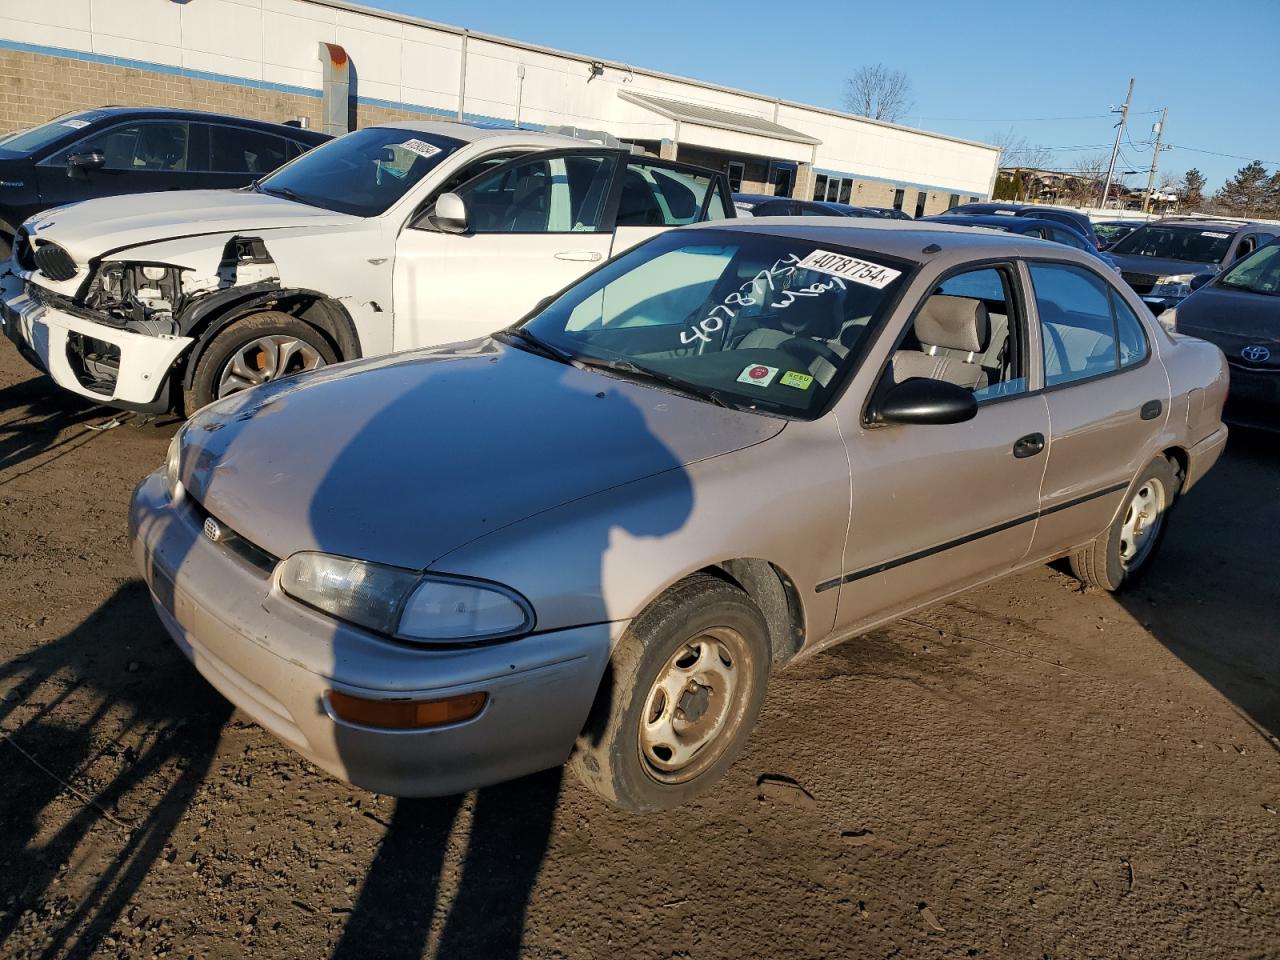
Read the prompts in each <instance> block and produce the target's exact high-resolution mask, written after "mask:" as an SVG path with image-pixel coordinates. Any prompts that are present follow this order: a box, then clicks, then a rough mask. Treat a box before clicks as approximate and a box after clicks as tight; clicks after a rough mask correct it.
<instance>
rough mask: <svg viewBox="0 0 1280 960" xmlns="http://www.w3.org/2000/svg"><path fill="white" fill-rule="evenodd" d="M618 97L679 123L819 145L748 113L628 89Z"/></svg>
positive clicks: (815, 140) (807, 137) (814, 139)
mask: <svg viewBox="0 0 1280 960" xmlns="http://www.w3.org/2000/svg"><path fill="white" fill-rule="evenodd" d="M618 96H619V98H621V99H623V100H626V101H627V102H628V103H634V104H636V105H637V106H640V107H644V108H645V109H647V110H652V111H653V112H654V113H656V114H658V115H659V116H662V117H666V118H667V119H669V120H677V121H679V122H681V123H692V124H697V125H698V126H703V127H713V128H715V129H717V130H730V131H733V132H735V133H746V134H754V135H756V136H760V137H769V138H771V139H774V140H786V141H789V142H791V143H805V144H811V145H816V144H820V143H822V141H821V140H819V139H817V138H816V137H811V136H809V135H808V134H805V133H801V132H800V131H799V130H792V129H791V128H790V127H784V126H782V125H781V124H778V123H774V122H773V121H771V120H764V119H762V118H760V117H754V116H752V115H751V114H748V113H734V112H733V111H732V110H721V109H720V108H719V107H708V106H705V105H703V104H701V103H687V102H685V101H683V100H669V99H667V98H666V97H655V96H653V95H652V94H648V93H632V92H631V91H630V90H619V91H618Z"/></svg>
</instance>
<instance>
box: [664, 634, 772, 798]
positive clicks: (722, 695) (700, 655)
mask: <svg viewBox="0 0 1280 960" xmlns="http://www.w3.org/2000/svg"><path fill="white" fill-rule="evenodd" d="M747 656H748V654H747V644H746V640H745V639H744V638H743V637H742V635H741V634H740V633H738V632H737V631H736V630H732V629H730V628H728V627H713V628H711V629H708V630H704V631H703V632H702V633H699V634H698V635H696V636H694V637H691V638H690V639H688V640H686V641H685V642H684V643H683V644H681V645H680V648H679V649H678V650H676V651H675V652H674V653H673V654H672V655H671V656H670V657H669V658H668V659H667V662H666V664H665V665H664V666H663V667H662V669H661V670H659V671H658V675H657V677H655V679H654V682H653V684H652V686H650V688H649V692H648V693H647V694H646V695H645V700H644V711H643V712H642V713H641V715H640V724H639V728H640V729H639V739H640V756H641V759H642V761H643V763H644V767H645V772H646V773H648V774H649V776H651V777H653V778H654V779H655V780H658V781H660V782H662V783H684V782H686V781H688V780H692V779H693V778H694V777H697V776H698V775H699V774H701V773H703V772H704V771H705V770H706V769H707V768H708V767H710V766H711V765H712V764H714V763H715V762H716V760H717V759H719V758H720V756H721V755H722V754H723V753H724V750H725V748H726V747H727V746H728V744H729V743H730V742H731V741H732V740H733V735H734V733H735V731H736V730H737V727H738V726H739V724H740V722H741V717H742V704H743V702H744V700H745V698H744V697H743V696H742V694H743V693H744V692H745V691H744V688H745V686H746V684H747V683H748V682H749V681H748V667H747Z"/></svg>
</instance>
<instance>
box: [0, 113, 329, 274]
mask: <svg viewBox="0 0 1280 960" xmlns="http://www.w3.org/2000/svg"><path fill="white" fill-rule="evenodd" d="M331 139H333V138H332V137H330V136H329V135H328V134H326V133H320V132H318V131H316V130H306V129H303V128H301V127H295V126H291V125H288V124H280V123H266V122H263V121H261V120H246V119H244V118H243V117H229V116H223V115H222V114H217V113H204V112H202V111H199V110H170V109H164V108H158V107H102V108H100V109H97V110H82V111H80V112H78V113H68V114H65V115H63V116H61V117H58V118H56V119H54V120H50V121H49V122H48V123H43V124H41V125H40V126H38V127H32V128H31V129H30V130H20V131H18V132H17V133H12V134H10V135H8V136H7V137H4V138H3V139H0V256H2V257H4V258H6V259H7V258H8V256H9V251H10V248H11V246H12V243H13V238H14V235H15V234H16V233H17V232H18V227H19V226H20V225H21V223H22V221H24V220H26V219H27V218H28V217H32V216H35V215H36V214H37V213H39V212H40V211H42V210H47V209H49V208H50V207H60V206H62V205H63V204H66V203H75V202H76V201H78V200H89V199H92V198H94V197H109V196H115V195H117V194H122V193H153V192H157V191H160V190H197V189H210V188H213V189H217V188H219V187H242V186H245V185H247V184H249V183H252V182H253V181H254V180H257V179H258V178H259V177H261V176H263V175H265V174H268V173H270V172H271V171H272V170H274V169H275V168H276V167H278V166H280V165H281V164H282V163H285V162H286V161H289V160H292V159H293V158H294V157H296V156H298V155H299V154H302V153H305V152H306V151H308V150H310V149H311V148H312V147H314V146H318V145H319V144H321V143H324V142H325V141H326V140H331Z"/></svg>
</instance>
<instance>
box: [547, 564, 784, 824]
mask: <svg viewBox="0 0 1280 960" xmlns="http://www.w3.org/2000/svg"><path fill="white" fill-rule="evenodd" d="M770 651H771V647H770V643H769V632H768V627H767V626H766V625H765V620H764V617H763V616H762V615H761V613H760V610H759V608H757V607H756V605H755V604H754V603H753V602H752V601H751V599H750V597H748V596H747V595H746V594H745V593H743V592H742V591H741V590H739V589H738V588H737V587H735V586H733V585H732V584H729V583H726V582H725V581H723V580H720V579H718V578H716V577H713V576H710V575H708V574H696V575H694V576H692V577H689V578H687V579H685V580H682V581H681V582H680V583H678V584H676V585H675V586H674V587H672V588H671V589H670V590H668V591H667V592H666V593H665V594H663V595H662V596H661V597H659V598H658V599H657V600H655V601H654V602H653V603H652V604H650V605H649V607H647V608H646V609H645V610H644V611H643V612H642V613H641V614H640V616H639V617H637V618H636V619H635V620H634V621H632V623H631V626H630V627H629V628H628V629H627V631H626V633H625V634H624V635H623V637H622V639H621V640H620V641H619V642H618V645H617V648H616V649H615V650H614V652H613V656H612V658H611V660H610V664H609V670H608V671H607V673H606V676H605V680H604V681H603V682H602V684H601V688H600V692H599V693H598V694H597V696H596V703H595V705H594V706H593V708H592V713H591V718H590V720H589V721H588V723H587V728H586V730H585V731H584V732H583V734H582V736H581V737H580V738H579V740H578V745H577V747H576V749H575V751H574V755H573V757H572V758H571V759H570V761H569V765H570V767H571V768H572V769H573V771H574V772H575V773H576V774H577V776H578V778H579V779H580V780H581V781H582V782H583V783H584V784H586V786H588V787H589V788H590V789H591V790H593V791H594V792H595V793H596V794H598V795H599V796H600V797H601V798H602V799H604V800H605V801H606V802H607V803H609V804H611V805H612V806H615V807H617V808H619V809H620V810H625V811H627V812H630V813H647V812H651V811H657V810H667V809H670V808H671V807H675V806H678V805H680V804H682V803H684V802H686V801H687V800H690V799H691V798H693V797H695V796H697V795H698V794H700V793H702V792H704V791H705V790H707V789H708V788H709V787H710V786H711V785H712V784H714V783H715V782H716V781H717V780H719V779H720V777H721V776H722V775H723V774H724V772H725V771H726V770H727V769H728V768H729V766H730V765H731V764H732V763H733V761H734V760H736V759H737V757H738V755H739V754H740V753H741V752H742V749H743V747H744V746H745V745H746V742H747V737H748V736H749V735H750V733H751V728H752V726H753V725H754V724H755V721H756V717H757V716H758V714H759V713H760V706H761V704H763V702H764V694H765V687H766V686H767V685H768V681H769V666H770V660H771V656H770ZM685 678H687V679H685ZM662 680H665V681H666V683H665V685H664V684H660V681H662ZM682 681H683V682H682ZM675 690H678V691H679V697H678V699H676V698H675V697H674V695H673V693H669V692H668V691H675ZM690 715H693V719H690ZM646 720H648V721H649V722H648V723H646V722H645V721H646Z"/></svg>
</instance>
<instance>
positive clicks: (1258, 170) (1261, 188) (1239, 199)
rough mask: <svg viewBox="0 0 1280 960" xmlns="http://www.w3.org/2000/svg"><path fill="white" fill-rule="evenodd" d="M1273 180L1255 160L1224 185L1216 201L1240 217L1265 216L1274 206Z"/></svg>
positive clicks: (1260, 163) (1215, 197)
mask: <svg viewBox="0 0 1280 960" xmlns="http://www.w3.org/2000/svg"><path fill="white" fill-rule="evenodd" d="M1273 179H1274V178H1272V177H1271V176H1269V175H1268V174H1267V168H1266V167H1264V166H1263V165H1262V161H1260V160H1253V161H1251V162H1250V163H1248V164H1246V165H1245V166H1243V167H1241V168H1240V169H1239V170H1237V171H1236V175H1235V176H1234V177H1232V178H1231V179H1230V180H1228V181H1227V182H1226V183H1224V184H1223V185H1222V189H1221V190H1219V191H1218V192H1217V194H1216V195H1215V196H1214V200H1216V201H1217V202H1218V203H1219V204H1220V205H1222V206H1223V207H1225V208H1226V209H1227V210H1229V211H1230V212H1232V213H1234V214H1237V215H1239V216H1245V217H1249V216H1254V217H1258V216H1264V215H1265V214H1266V213H1267V212H1268V211H1269V210H1270V209H1271V207H1272V204H1273V198H1272V195H1271V193H1272V181H1273Z"/></svg>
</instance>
